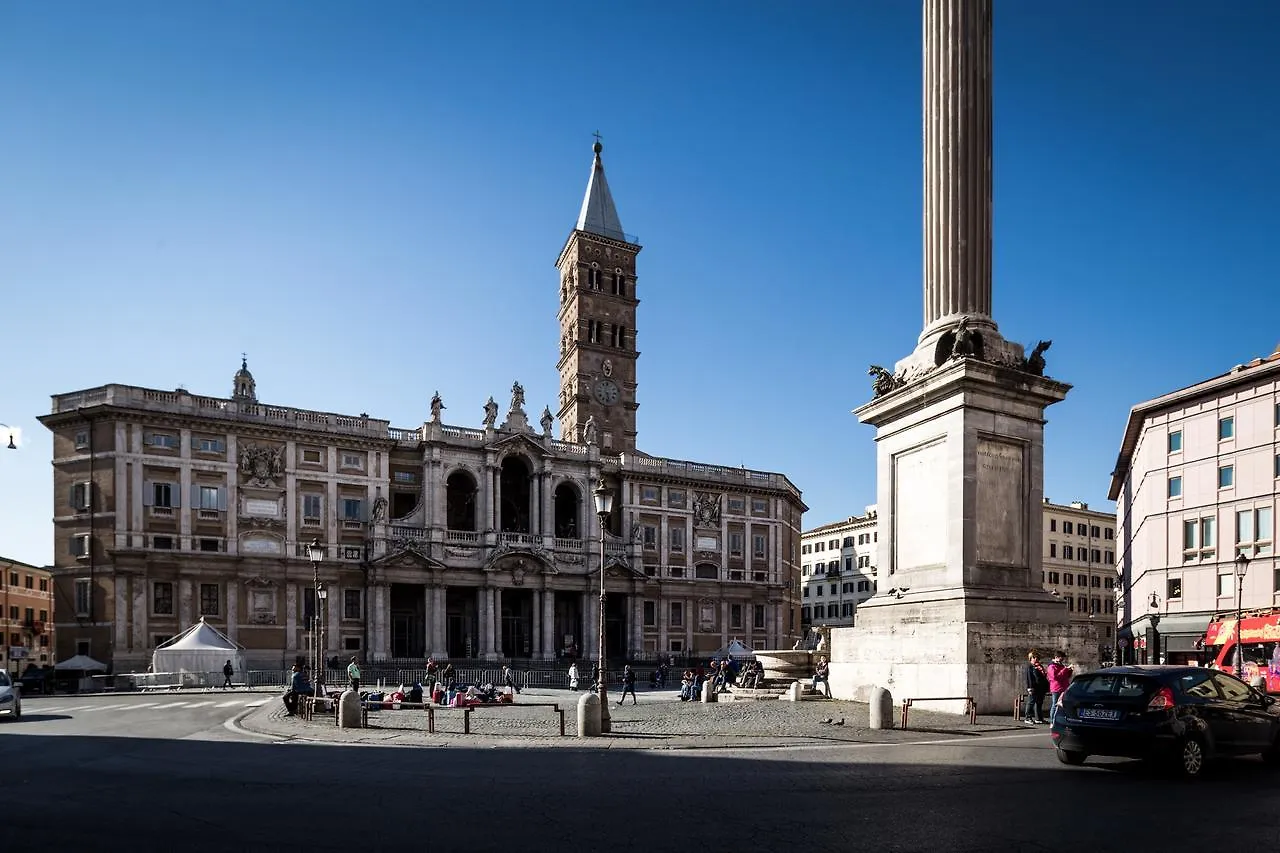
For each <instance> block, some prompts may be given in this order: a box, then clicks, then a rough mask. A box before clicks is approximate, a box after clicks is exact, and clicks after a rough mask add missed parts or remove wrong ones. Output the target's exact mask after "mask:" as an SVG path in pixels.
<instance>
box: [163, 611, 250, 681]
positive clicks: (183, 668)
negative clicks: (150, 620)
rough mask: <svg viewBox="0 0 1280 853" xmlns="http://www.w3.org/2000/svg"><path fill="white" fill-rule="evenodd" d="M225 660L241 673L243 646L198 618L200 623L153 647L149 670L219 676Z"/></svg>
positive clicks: (242, 669)
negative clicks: (215, 674) (154, 648)
mask: <svg viewBox="0 0 1280 853" xmlns="http://www.w3.org/2000/svg"><path fill="white" fill-rule="evenodd" d="M228 660H229V661H231V666H233V667H234V668H235V671H236V672H237V673H241V674H243V673H244V647H243V646H241V645H239V644H237V643H235V642H232V641H231V640H229V639H227V635H226V634H224V633H222V632H221V631H219V630H218V629H217V628H215V627H213V626H212V625H210V624H209V623H207V622H205V621H204V617H203V616H201V617H200V621H199V622H197V623H196V624H194V625H192V626H191V627H190V628H188V629H187V630H185V631H183V632H182V633H181V634H179V635H178V636H176V637H174V638H173V639H171V640H169V641H168V642H166V643H164V644H162V645H160V646H157V647H156V650H155V652H154V653H153V654H152V655H151V671H152V672H191V673H201V674H204V673H220V672H221V671H222V667H223V666H224V665H225V664H226V662H227V661H228ZM241 677H242V678H243V675H241Z"/></svg>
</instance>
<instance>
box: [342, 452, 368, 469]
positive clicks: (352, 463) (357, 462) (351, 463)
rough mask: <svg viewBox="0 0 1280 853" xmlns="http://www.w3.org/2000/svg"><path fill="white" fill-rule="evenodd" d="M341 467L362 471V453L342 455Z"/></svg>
mask: <svg viewBox="0 0 1280 853" xmlns="http://www.w3.org/2000/svg"><path fill="white" fill-rule="evenodd" d="M342 467H343V468H356V469H358V470H361V471H363V470H364V454H363V453H343V454H342Z"/></svg>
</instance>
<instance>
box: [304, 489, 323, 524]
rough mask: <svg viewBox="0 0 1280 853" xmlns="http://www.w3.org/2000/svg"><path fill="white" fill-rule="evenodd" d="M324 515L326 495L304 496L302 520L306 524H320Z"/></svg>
mask: <svg viewBox="0 0 1280 853" xmlns="http://www.w3.org/2000/svg"><path fill="white" fill-rule="evenodd" d="M323 514H324V495H303V496H302V520H303V521H304V522H307V521H314V522H316V523H317V524H318V523H319V522H320V518H321V516H322V515H323Z"/></svg>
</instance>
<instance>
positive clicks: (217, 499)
mask: <svg viewBox="0 0 1280 853" xmlns="http://www.w3.org/2000/svg"><path fill="white" fill-rule="evenodd" d="M196 488H197V489H199V492H198V493H197V495H196V496H197V497H198V498H199V499H200V502H199V503H198V504H196V507H197V508H198V509H202V510H212V511H214V512H216V511H218V510H220V509H222V506H223V504H222V489H220V488H219V487H217V486H197V487H196Z"/></svg>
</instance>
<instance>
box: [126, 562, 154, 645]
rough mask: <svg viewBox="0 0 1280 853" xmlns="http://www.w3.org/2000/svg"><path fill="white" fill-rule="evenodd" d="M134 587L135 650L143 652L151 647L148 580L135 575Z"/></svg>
mask: <svg viewBox="0 0 1280 853" xmlns="http://www.w3.org/2000/svg"><path fill="white" fill-rule="evenodd" d="M132 586H133V589H132V590H131V592H132V596H133V650H134V651H136V652H143V651H146V650H147V649H148V648H150V645H151V644H150V643H149V642H147V640H148V638H147V580H146V578H145V577H143V576H141V575H134V576H133V581H132Z"/></svg>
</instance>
